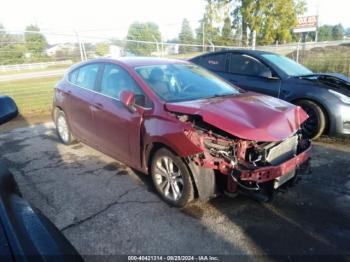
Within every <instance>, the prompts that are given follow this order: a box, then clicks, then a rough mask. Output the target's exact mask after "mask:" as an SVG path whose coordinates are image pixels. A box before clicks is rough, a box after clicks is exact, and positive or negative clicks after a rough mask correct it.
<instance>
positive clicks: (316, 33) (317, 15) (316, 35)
mask: <svg viewBox="0 0 350 262" xmlns="http://www.w3.org/2000/svg"><path fill="white" fill-rule="evenodd" d="M319 7H320V6H319V2H317V4H316V19H317V22H316V32H315V42H316V43H317V41H318V19H319Z"/></svg>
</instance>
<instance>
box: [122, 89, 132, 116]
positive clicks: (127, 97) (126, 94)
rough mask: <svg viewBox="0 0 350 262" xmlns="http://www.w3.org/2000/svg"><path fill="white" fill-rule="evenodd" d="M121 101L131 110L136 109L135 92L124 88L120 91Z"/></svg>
mask: <svg viewBox="0 0 350 262" xmlns="http://www.w3.org/2000/svg"><path fill="white" fill-rule="evenodd" d="M120 101H121V102H122V103H123V104H124V105H125V106H126V107H127V108H128V109H129V110H130V111H133V112H134V111H135V93H134V92H132V91H129V90H123V91H121V93H120Z"/></svg>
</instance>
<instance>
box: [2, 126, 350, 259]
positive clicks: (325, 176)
mask: <svg viewBox="0 0 350 262" xmlns="http://www.w3.org/2000/svg"><path fill="white" fill-rule="evenodd" d="M0 152H1V159H2V160H5V162H7V164H8V166H9V167H10V169H11V171H12V172H13V173H14V175H15V178H16V180H17V182H18V184H19V187H20V190H21V192H22V193H23V195H24V197H25V198H26V199H27V200H29V202H31V203H32V205H34V206H36V207H37V208H39V209H40V210H41V211H42V212H43V213H44V214H45V215H47V216H48V217H49V218H50V219H51V220H52V221H53V222H54V223H55V224H56V226H57V227H58V228H59V229H60V230H62V231H63V233H64V234H65V236H66V237H67V238H68V239H69V240H70V241H71V242H72V243H73V245H74V246H75V247H76V248H77V249H78V251H79V252H80V253H81V254H83V255H84V256H85V258H87V259H88V260H89V258H90V257H89V255H96V254H103V255H110V254H143V255H145V254H153V255H155V254H162V255H164V254H181V255H184V254H191V255H194V254H207V255H210V254H213V255H219V254H250V255H267V258H269V257H274V256H276V255H286V254H288V255H305V254H316V255H325V254H328V255H330V254H331V255H332V254H337V255H341V256H348V255H350V249H349V247H350V208H349V207H350V146H349V144H345V145H344V144H343V145H341V144H337V143H331V144H325V143H316V145H315V146H314V149H313V162H312V165H313V174H312V175H311V176H309V177H307V178H305V179H304V180H303V181H301V182H300V183H299V184H298V185H297V186H296V187H294V188H292V189H290V190H289V191H287V192H285V193H283V194H282V193H281V194H278V195H277V196H276V198H275V199H274V201H273V202H272V203H268V204H261V203H257V202H255V201H253V200H251V199H248V198H247V197H244V196H239V197H237V198H235V199H229V198H227V197H219V198H216V199H214V200H212V201H210V202H209V203H206V204H203V203H195V204H192V205H191V206H190V207H188V208H185V209H182V210H179V209H176V208H172V207H169V206H168V205H167V204H165V203H164V202H163V201H161V200H160V199H159V198H158V196H157V195H156V194H155V192H154V190H153V187H152V186H151V183H150V179H149V177H147V176H144V175H142V174H138V173H135V172H134V171H132V170H131V169H129V168H128V167H127V166H125V165H123V164H122V163H120V162H118V161H116V160H114V159H111V158H110V157H108V156H106V155H103V154H101V153H99V152H97V151H95V150H93V149H91V148H90V147H88V146H85V145H83V144H75V145H72V146H64V145H62V144H61V143H60V142H59V141H58V138H57V136H56V133H55V131H54V126H53V124H51V123H48V124H45V125H37V126H31V127H26V128H18V129H15V130H13V131H11V132H7V133H2V134H0Z"/></svg>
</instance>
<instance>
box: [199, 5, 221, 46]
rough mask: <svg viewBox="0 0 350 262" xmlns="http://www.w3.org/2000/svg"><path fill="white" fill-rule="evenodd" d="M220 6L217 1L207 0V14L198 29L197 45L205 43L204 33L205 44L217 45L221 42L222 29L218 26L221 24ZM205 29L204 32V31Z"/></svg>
mask: <svg viewBox="0 0 350 262" xmlns="http://www.w3.org/2000/svg"><path fill="white" fill-rule="evenodd" d="M220 4H221V2H219V1H217V0H207V5H206V7H205V13H204V15H203V18H202V19H201V20H200V25H199V27H198V28H197V29H196V39H197V43H199V44H202V43H203V31H204V44H206V45H207V44H209V45H212V44H214V45H216V44H219V42H220V29H219V28H218V27H217V26H216V24H217V23H219V22H221V16H220V12H219V10H220V7H221V6H220ZM203 27H204V30H203Z"/></svg>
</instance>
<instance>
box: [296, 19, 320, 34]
mask: <svg viewBox="0 0 350 262" xmlns="http://www.w3.org/2000/svg"><path fill="white" fill-rule="evenodd" d="M297 20H298V22H297V25H296V26H295V27H294V28H293V32H294V33H303V32H314V31H316V30H317V23H318V21H317V20H318V17H317V15H311V16H299V17H298V18H297Z"/></svg>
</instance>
